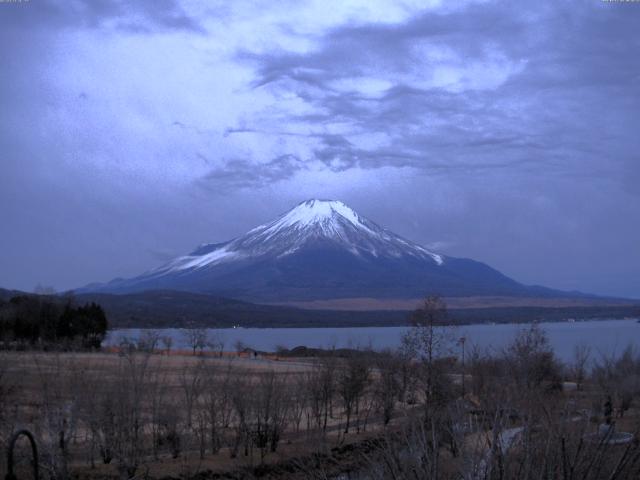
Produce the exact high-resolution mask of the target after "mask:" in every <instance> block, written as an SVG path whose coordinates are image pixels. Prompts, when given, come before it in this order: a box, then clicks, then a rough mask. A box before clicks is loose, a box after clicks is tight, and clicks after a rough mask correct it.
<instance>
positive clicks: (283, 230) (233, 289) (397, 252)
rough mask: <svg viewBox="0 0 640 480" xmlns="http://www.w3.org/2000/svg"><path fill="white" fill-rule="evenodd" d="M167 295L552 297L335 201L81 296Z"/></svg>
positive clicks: (306, 205) (298, 210)
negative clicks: (149, 292)
mask: <svg viewBox="0 0 640 480" xmlns="http://www.w3.org/2000/svg"><path fill="white" fill-rule="evenodd" d="M156 289H172V290H184V291H190V292H202V293H214V294H216V295H223V296H228V297H235V298H243V299H249V300H253V301H286V300H316V299H330V298H349V297H363V296H364V297H373V298H414V297H420V296H423V295H425V294H428V293H439V294H441V295H445V296H471V295H507V296H509V295H519V296H528V295H530V296H556V295H559V294H560V292H555V291H553V290H549V289H544V288H541V287H535V288H534V287H527V286H524V285H522V284H520V283H518V282H516V281H515V280H512V279H510V278H508V277H506V276H505V275H503V274H501V273H500V272H498V271H497V270H495V269H493V268H491V267H489V266H488V265H485V264H483V263H480V262H476V261H473V260H469V259H461V258H454V257H448V256H444V255H440V254H437V253H435V252H431V251H429V250H427V249H425V248H424V247H422V246H420V245H418V244H416V243H413V242H411V241H409V240H406V239H404V238H402V237H400V236H398V235H396V234H394V233H392V232H390V231H388V230H386V229H384V228H382V227H380V226H379V225H377V224H376V223H374V222H372V221H370V220H368V219H366V218H364V217H362V216H361V215H359V214H357V213H356V212H355V211H353V210H352V209H351V208H349V207H348V206H347V205H345V204H344V203H342V202H339V201H328V200H308V201H306V202H303V203H301V204H299V205H297V206H296V207H294V208H293V209H292V210H290V211H289V212H286V213H285V214H283V215H281V216H280V217H279V218H277V219H276V220H274V221H272V222H270V223H267V224H264V225H260V226H258V227H256V228H254V229H253V230H250V231H249V232H247V233H246V234H245V235H243V236H241V237H238V238H236V239H233V240H231V241H229V242H225V243H218V244H205V245H202V246H200V247H198V248H197V249H196V250H195V251H193V252H192V253H191V254H189V255H186V256H182V257H178V258H176V259H175V260H173V261H171V262H169V263H168V264H166V265H163V266H162V267H160V268H157V269H155V270H152V271H150V272H147V273H146V274H143V275H141V276H139V277H135V278H132V279H126V280H123V279H117V280H114V281H112V282H109V283H108V284H103V285H91V286H90V287H87V288H85V289H84V291H100V292H111V293H129V292H136V291H144V290H156Z"/></svg>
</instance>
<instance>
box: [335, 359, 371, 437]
mask: <svg viewBox="0 0 640 480" xmlns="http://www.w3.org/2000/svg"><path fill="white" fill-rule="evenodd" d="M369 375H370V372H369V359H367V358H365V356H364V355H360V354H354V355H350V356H348V357H347V358H346V361H345V365H343V366H342V368H340V369H339V372H338V381H337V384H338V393H339V394H340V397H341V398H342V404H343V406H344V412H345V415H346V424H345V428H344V433H349V426H350V421H351V417H352V414H353V413H354V412H356V414H357V413H358V412H359V408H360V400H361V397H362V395H363V393H364V391H365V388H366V386H367V383H368V381H369Z"/></svg>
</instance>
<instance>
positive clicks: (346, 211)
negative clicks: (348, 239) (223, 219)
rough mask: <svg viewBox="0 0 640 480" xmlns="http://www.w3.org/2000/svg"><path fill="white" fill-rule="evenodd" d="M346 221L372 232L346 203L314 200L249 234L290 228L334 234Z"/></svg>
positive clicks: (301, 204)
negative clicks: (321, 230) (315, 229)
mask: <svg viewBox="0 0 640 480" xmlns="http://www.w3.org/2000/svg"><path fill="white" fill-rule="evenodd" d="M345 221H346V222H348V223H350V224H351V225H352V226H353V227H355V228H360V229H364V230H367V231H369V232H371V230H370V229H369V228H368V227H367V225H366V224H365V222H366V220H364V219H361V217H360V216H359V215H358V214H357V213H356V212H355V211H354V210H353V209H351V208H350V207H348V206H347V205H345V204H344V203H342V202H340V201H338V200H317V199H312V200H307V201H305V202H302V203H299V204H298V205H296V206H295V207H294V208H292V209H291V210H289V211H288V212H286V213H285V214H283V215H281V216H280V217H279V218H278V219H277V220H275V221H273V222H271V223H268V224H265V225H260V226H259V227H256V228H254V229H253V230H251V231H250V232H249V233H252V232H258V231H262V232H265V233H266V232H269V233H274V234H275V233H277V232H278V231H281V230H283V229H288V228H293V229H296V230H304V229H309V228H316V227H320V229H323V230H325V232H326V233H328V234H333V233H336V231H338V230H339V225H340V224H341V223H343V222H345ZM371 233H373V232H371Z"/></svg>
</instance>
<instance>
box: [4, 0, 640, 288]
mask: <svg viewBox="0 0 640 480" xmlns="http://www.w3.org/2000/svg"><path fill="white" fill-rule="evenodd" d="M400 4H404V3H402V2H400V3H399V2H389V3H385V2H380V3H378V2H366V3H365V4H364V5H363V6H360V7H357V8H356V7H354V9H353V11H351V10H348V11H346V13H344V14H340V13H339V12H341V11H342V10H341V8H346V7H345V5H347V4H344V3H340V4H336V5H334V6H333V8H330V9H329V10H327V8H326V7H323V8H320V9H319V10H314V6H313V4H312V3H306V2H305V3H298V2H295V3H286V2H284V3H282V2H275V3H273V4H269V5H263V6H262V7H261V8H256V5H254V4H252V2H244V1H238V2H234V3H233V4H229V3H222V2H220V4H217V3H216V2H190V3H182V2H176V1H174V0H153V1H151V0H143V1H138V2H133V3H131V2H128V3H127V2H123V1H120V0H111V1H110V0H95V1H93V0H92V1H89V0H76V1H70V2H62V1H55V0H37V1H35V0H32V1H30V2H23V3H18V4H11V3H6V4H1V3H0V42H1V43H0V71H1V72H2V75H1V76H0V102H1V104H2V105H3V109H2V112H0V145H1V147H2V152H1V155H2V157H1V158H0V161H1V163H0V169H1V173H2V175H1V176H0V205H1V207H0V208H1V210H0V217H1V218H2V219H3V223H4V225H5V227H6V228H5V231H4V235H2V236H0V285H2V286H8V287H19V288H30V287H32V286H33V285H35V284H36V283H43V284H52V285H54V286H56V287H57V288H68V287H72V286H77V285H81V284H83V283H88V282H90V281H96V280H105V279H108V278H111V277H115V276H124V275H132V274H136V273H139V272H140V271H141V270H145V269H148V268H152V267H154V266H156V265H157V264H158V262H159V261H160V260H162V259H166V258H169V257H170V256H171V255H173V254H180V253H184V252H185V251H190V250H191V249H192V247H193V246H194V245H195V244H198V243H201V242H213V241H223V240H226V239H228V238H231V237H233V236H236V235H238V234H240V233H242V232H243V231H244V230H247V229H249V228H251V227H253V226H255V224H257V223H260V222H264V221H266V220H269V219H271V218H272V217H273V216H274V215H276V214H278V213H280V212H282V211H283V210H286V209H287V208H288V207H290V206H292V205H293V204H295V203H296V202H298V201H300V200H303V199H305V198H308V197H314V196H319V197H325V198H326V197H339V198H341V199H342V200H344V201H346V202H347V203H350V204H351V205H352V206H353V207H354V208H356V209H357V210H359V211H361V212H362V213H363V214H365V215H367V216H369V217H371V218H372V219H374V220H375V221H377V222H378V223H381V224H384V225H386V226H388V227H390V228H392V229H393V230H396V231H398V233H400V234H402V235H404V236H407V237H409V238H412V239H414V240H416V241H419V242H422V243H424V244H435V245H438V246H439V247H440V248H441V249H443V253H447V254H452V255H458V256H469V257H473V258H477V259H479V260H483V261H487V262H488V263H490V264H492V265H493V266H495V267H497V268H499V269H501V270H502V271H504V272H505V273H507V274H509V275H512V276H514V277H515V278H517V279H519V280H521V281H524V282H527V283H539V284H546V285H549V286H551V287H557V288H564V289H580V290H585V291H593V292H597V293H603V294H611V295H624V296H634V297H638V298H640V283H639V282H640V280H639V278H640V277H639V276H638V272H639V271H640V253H639V251H638V248H637V245H638V244H640V227H638V222H637V221H636V219H637V218H640V158H639V157H638V155H639V154H638V152H639V151H640V136H639V135H638V134H637V130H638V129H637V125H638V120H639V113H638V112H640V62H638V60H637V59H638V55H639V54H640V36H638V35H637V28H638V25H640V4H634V3H630V2H629V3H627V2H601V1H595V0H594V1H587V2H558V1H543V2H510V1H501V0H497V1H490V2H475V1H470V2H456V3H455V4H451V3H448V2H447V3H446V4H443V5H442V6H440V7H437V8H427V9H410V8H409V7H407V8H408V9H407V10H406V12H403V14H402V15H396V14H397V11H398V5H400ZM363 11H368V12H369V13H370V14H369V15H368V16H367V15H364V14H362V12H363ZM353 12H357V14H356V13H353ZM372 12H373V13H372ZM310 19H311V20H310Z"/></svg>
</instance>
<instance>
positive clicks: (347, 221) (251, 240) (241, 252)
mask: <svg viewBox="0 0 640 480" xmlns="http://www.w3.org/2000/svg"><path fill="white" fill-rule="evenodd" d="M321 241H324V242H325V243H327V244H334V246H336V247H339V248H344V249H346V250H348V251H349V252H351V253H352V254H353V255H372V256H374V257H393V258H399V257H402V256H407V255H408V256H413V257H418V258H427V259H430V260H432V261H433V262H435V263H436V264H437V265H441V264H442V263H443V262H444V257H443V256H442V255H438V254H436V253H433V252H430V251H428V250H426V249H425V248H423V247H421V246H420V245H417V244H415V243H412V242H409V241H408V240H405V239H403V238H401V237H399V236H398V235H395V234H394V233H392V232H389V231H388V230H385V229H383V228H382V227H380V226H378V225H376V224H375V223H374V222H372V221H370V220H368V219H366V218H364V217H362V216H360V215H358V214H357V213H356V212H355V211H354V210H352V209H351V208H350V207H348V206H347V205H345V204H344V203H342V202H340V201H336V200H315V199H314V200H307V201H306V202H302V203H300V204H298V205H297V206H296V207H294V208H293V209H291V210H289V211H288V212H286V213H284V214H283V215H281V216H280V217H279V218H277V219H276V220H274V221H272V222H270V223H266V224H264V225H260V226H258V227H256V228H254V229H252V230H250V231H249V232H247V233H246V234H245V235H243V236H241V237H238V238H236V239H234V240H231V241H230V242H227V243H223V244H217V245H213V246H214V247H215V248H213V249H212V250H209V249H207V245H203V246H201V247H199V248H198V249H197V250H196V251H195V252H193V253H191V254H190V255H186V256H183V257H179V258H177V259H175V260H173V261H172V262H170V263H168V264H167V265H164V266H163V267H160V268H159V269H157V270H155V271H153V272H150V273H152V274H155V275H158V274H164V273H167V272H177V271H181V270H190V269H200V268H205V267H209V266H214V265H217V264H220V263H224V262H232V261H237V260H246V259H251V258H253V259H255V258H258V257H261V256H266V255H268V256H276V257H284V256H287V255H291V254H293V253H295V252H296V251H298V250H300V249H301V248H303V247H304V246H305V245H308V244H309V243H312V242H321Z"/></svg>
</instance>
